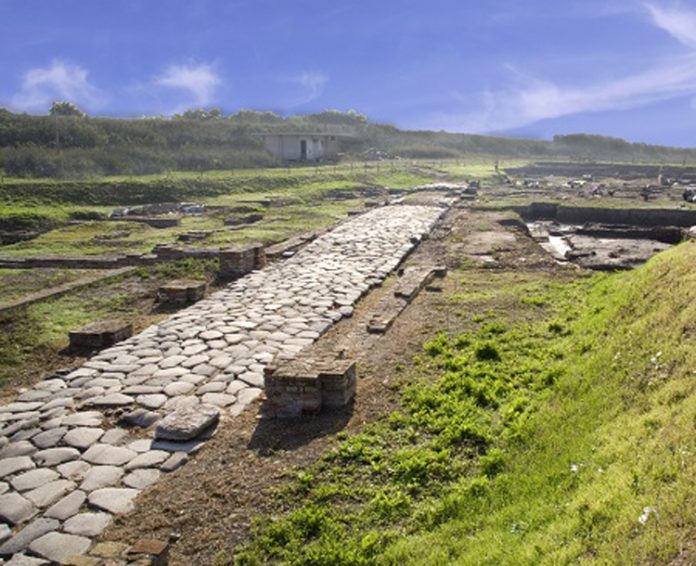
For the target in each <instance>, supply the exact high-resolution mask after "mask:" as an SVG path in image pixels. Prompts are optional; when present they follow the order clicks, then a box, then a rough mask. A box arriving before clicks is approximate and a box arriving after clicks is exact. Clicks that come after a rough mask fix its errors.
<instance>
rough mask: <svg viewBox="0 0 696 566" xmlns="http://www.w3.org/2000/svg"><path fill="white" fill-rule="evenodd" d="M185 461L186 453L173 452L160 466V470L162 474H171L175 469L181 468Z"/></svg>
mask: <svg viewBox="0 0 696 566" xmlns="http://www.w3.org/2000/svg"><path fill="white" fill-rule="evenodd" d="M187 461H188V455H187V454H186V452H174V454H172V455H171V456H169V458H167V459H166V460H165V461H164V463H163V464H162V465H161V466H160V470H162V471H163V472H173V471H174V470H176V469H177V468H179V467H181V466H183V465H184V464H185V463H186V462H187Z"/></svg>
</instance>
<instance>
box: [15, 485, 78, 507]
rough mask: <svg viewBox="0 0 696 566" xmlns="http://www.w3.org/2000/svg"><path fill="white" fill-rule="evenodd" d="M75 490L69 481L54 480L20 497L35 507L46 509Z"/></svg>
mask: <svg viewBox="0 0 696 566" xmlns="http://www.w3.org/2000/svg"><path fill="white" fill-rule="evenodd" d="M73 489H75V483H74V482H71V481H70V480H55V481H52V482H49V483H47V484H44V485H42V486H41V487H37V488H35V489H32V490H31V491H27V492H25V493H23V494H22V495H23V496H24V497H26V498H27V499H28V500H29V501H31V502H32V503H33V504H34V505H36V506H37V507H47V506H49V505H51V504H53V503H55V502H56V501H58V500H59V499H60V498H61V497H63V496H64V495H66V494H67V493H70V492H71V491H72V490H73Z"/></svg>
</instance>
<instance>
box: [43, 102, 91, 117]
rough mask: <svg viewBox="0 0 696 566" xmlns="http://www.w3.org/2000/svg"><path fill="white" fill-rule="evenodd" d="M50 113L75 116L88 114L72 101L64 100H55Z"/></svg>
mask: <svg viewBox="0 0 696 566" xmlns="http://www.w3.org/2000/svg"><path fill="white" fill-rule="evenodd" d="M48 113H49V114H50V115H51V116H75V117H78V118H84V117H85V116H86V114H85V113H84V112H83V111H82V110H80V109H79V108H78V107H77V106H75V105H74V104H73V103H72V102H67V101H64V100H56V101H54V102H53V104H52V105H51V109H50V110H49V111H48Z"/></svg>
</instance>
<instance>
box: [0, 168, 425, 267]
mask: <svg viewBox="0 0 696 566" xmlns="http://www.w3.org/2000/svg"><path fill="white" fill-rule="evenodd" d="M434 178H435V172H429V171H419V172H413V171H411V170H410V169H409V168H407V167H405V166H404V167H402V168H393V169H392V168H391V167H390V166H388V165H382V166H381V167H379V168H378V166H377V165H376V164H371V166H370V167H369V168H368V169H367V170H365V169H364V168H362V167H358V166H357V165H356V166H354V167H353V166H349V165H341V166H337V167H336V168H333V167H320V168H316V167H305V168H297V169H295V168H293V169H290V170H287V169H284V168H278V169H259V170H250V171H245V170H240V171H228V172H208V173H205V174H191V173H175V174H171V175H167V176H150V177H135V178H123V179H121V178H118V177H109V178H105V179H99V180H95V181H81V182H65V183H56V182H55V181H34V183H33V184H29V183H20V184H18V185H16V186H14V185H12V184H11V183H6V184H5V185H4V186H2V185H0V219H3V218H5V219H11V218H18V217H24V216H26V215H32V217H33V218H37V219H45V220H46V221H48V222H51V223H53V224H54V225H57V227H56V228H55V229H53V230H51V231H49V232H46V233H44V234H42V235H40V236H39V237H38V238H36V239H33V240H29V241H24V242H19V243H16V244H12V245H6V246H3V247H2V248H1V249H0V255H3V256H8V257H9V256H12V257H16V256H22V257H29V256H36V255H95V254H114V253H126V252H127V253H136V252H147V251H150V250H151V249H152V248H153V247H154V246H155V245H156V244H159V243H174V242H176V241H177V236H178V235H179V234H181V233H183V232H187V231H189V230H216V231H217V232H216V233H214V234H213V235H212V236H211V237H210V238H209V239H206V240H202V241H199V242H193V243H187V244H186V245H187V246H189V247H216V246H225V245H230V244H237V243H246V242H251V241H260V242H263V243H270V242H276V241H279V240H282V239H285V238H288V237H291V236H293V235H296V234H298V233H301V232H306V231H309V230H316V229H320V228H324V227H326V226H328V225H330V224H332V223H333V222H335V221H336V219H337V218H340V217H342V216H344V215H345V214H346V212H347V211H348V210H350V209H352V208H360V207H361V206H362V202H363V199H353V200H349V201H333V200H330V199H328V198H327V197H328V196H330V194H331V192H332V191H334V190H339V189H360V188H365V187H392V188H408V187H412V186H414V185H418V184H422V183H427V182H431V181H432V180H433V179H434ZM267 196H272V197H285V198H291V199H293V201H294V204H292V205H290V206H286V207H282V208H271V209H268V210H264V209H263V207H261V209H262V210H263V212H264V213H265V215H266V217H265V218H264V220H263V221H262V222H260V223H258V224H256V225H254V226H251V227H246V228H244V229H243V230H234V231H231V230H227V229H226V227H225V226H224V219H225V217H226V216H227V214H226V213H225V212H224V211H219V212H213V213H211V214H208V215H204V216H188V217H184V218H182V220H181V225H180V226H178V227H175V228H166V229H157V228H152V227H149V226H147V225H144V224H138V223H134V222H121V221H119V222H111V221H92V222H86V223H82V224H78V225H68V224H67V221H68V220H69V219H70V216H71V215H72V214H74V213H76V212H85V211H92V212H98V213H100V214H107V213H108V212H110V211H111V210H112V209H113V208H116V207H118V206H125V205H129V204H143V203H148V202H171V201H177V200H194V201H198V202H203V203H205V204H206V205H208V206H211V207H234V206H239V205H247V204H251V205H252V206H256V207H259V200H260V199H262V198H265V197H267ZM123 232H125V233H127V234H125V235H119V236H118V237H116V238H113V239H111V238H110V239H108V240H105V239H104V238H102V237H103V236H108V235H113V234H114V233H123Z"/></svg>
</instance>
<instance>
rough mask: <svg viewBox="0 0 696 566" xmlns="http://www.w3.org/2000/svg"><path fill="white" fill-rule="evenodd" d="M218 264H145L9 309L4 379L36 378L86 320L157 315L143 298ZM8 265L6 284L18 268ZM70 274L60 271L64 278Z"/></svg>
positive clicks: (0, 349) (0, 377) (0, 339)
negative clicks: (165, 284)
mask: <svg viewBox="0 0 696 566" xmlns="http://www.w3.org/2000/svg"><path fill="white" fill-rule="evenodd" d="M217 269H218V264H217V260H193V259H186V260H180V261H174V262H168V263H165V264H157V265H153V266H147V267H142V268H139V269H138V270H136V272H135V273H134V274H130V275H122V276H120V277H114V278H111V279H109V280H108V281H103V282H95V283H94V284H92V285H89V286H87V287H84V288H81V289H80V291H79V292H77V293H70V294H67V295H64V296H62V297H58V298H52V299H47V300H43V301H40V302H37V303H34V304H31V305H29V306H27V307H25V308H22V309H16V310H13V311H10V312H7V313H4V314H3V315H2V316H0V385H1V384H2V383H3V382H4V381H6V380H8V379H11V380H13V381H14V382H17V383H19V382H21V381H23V380H25V379H26V380H28V381H32V380H35V379H36V377H37V375H38V374H40V373H41V371H43V370H45V369H46V367H47V365H51V364H53V363H54V362H56V361H59V360H60V357H59V352H60V351H61V350H63V349H64V348H66V347H67V346H68V332H70V331H71V330H76V329H78V328H80V327H81V326H83V325H84V324H87V323H89V322H94V321H96V320H100V319H107V318H124V319H126V320H130V321H138V320H143V319H147V320H148V321H151V320H154V318H156V317H157V316H159V315H154V314H153V313H151V312H145V310H144V307H143V304H147V303H148V298H151V297H153V296H154V290H155V289H156V288H157V286H158V283H159V282H161V281H169V280H172V279H179V278H182V279H185V278H196V279H208V280H210V279H212V278H213V277H214V275H215V273H216V272H217ZM6 271H9V270H2V271H0V284H4V283H5V282H7V283H8V284H9V283H11V279H8V278H10V277H11V276H12V273H6ZM90 273H93V272H92V271H90ZM69 275H71V273H70V272H68V273H67V274H66V273H63V272H58V273H57V274H55V276H56V277H60V278H65V277H67V276H69ZM38 277H47V276H45V275H37V278H38ZM153 317H154V318H153ZM136 326H137V324H136ZM64 363H65V362H64Z"/></svg>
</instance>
